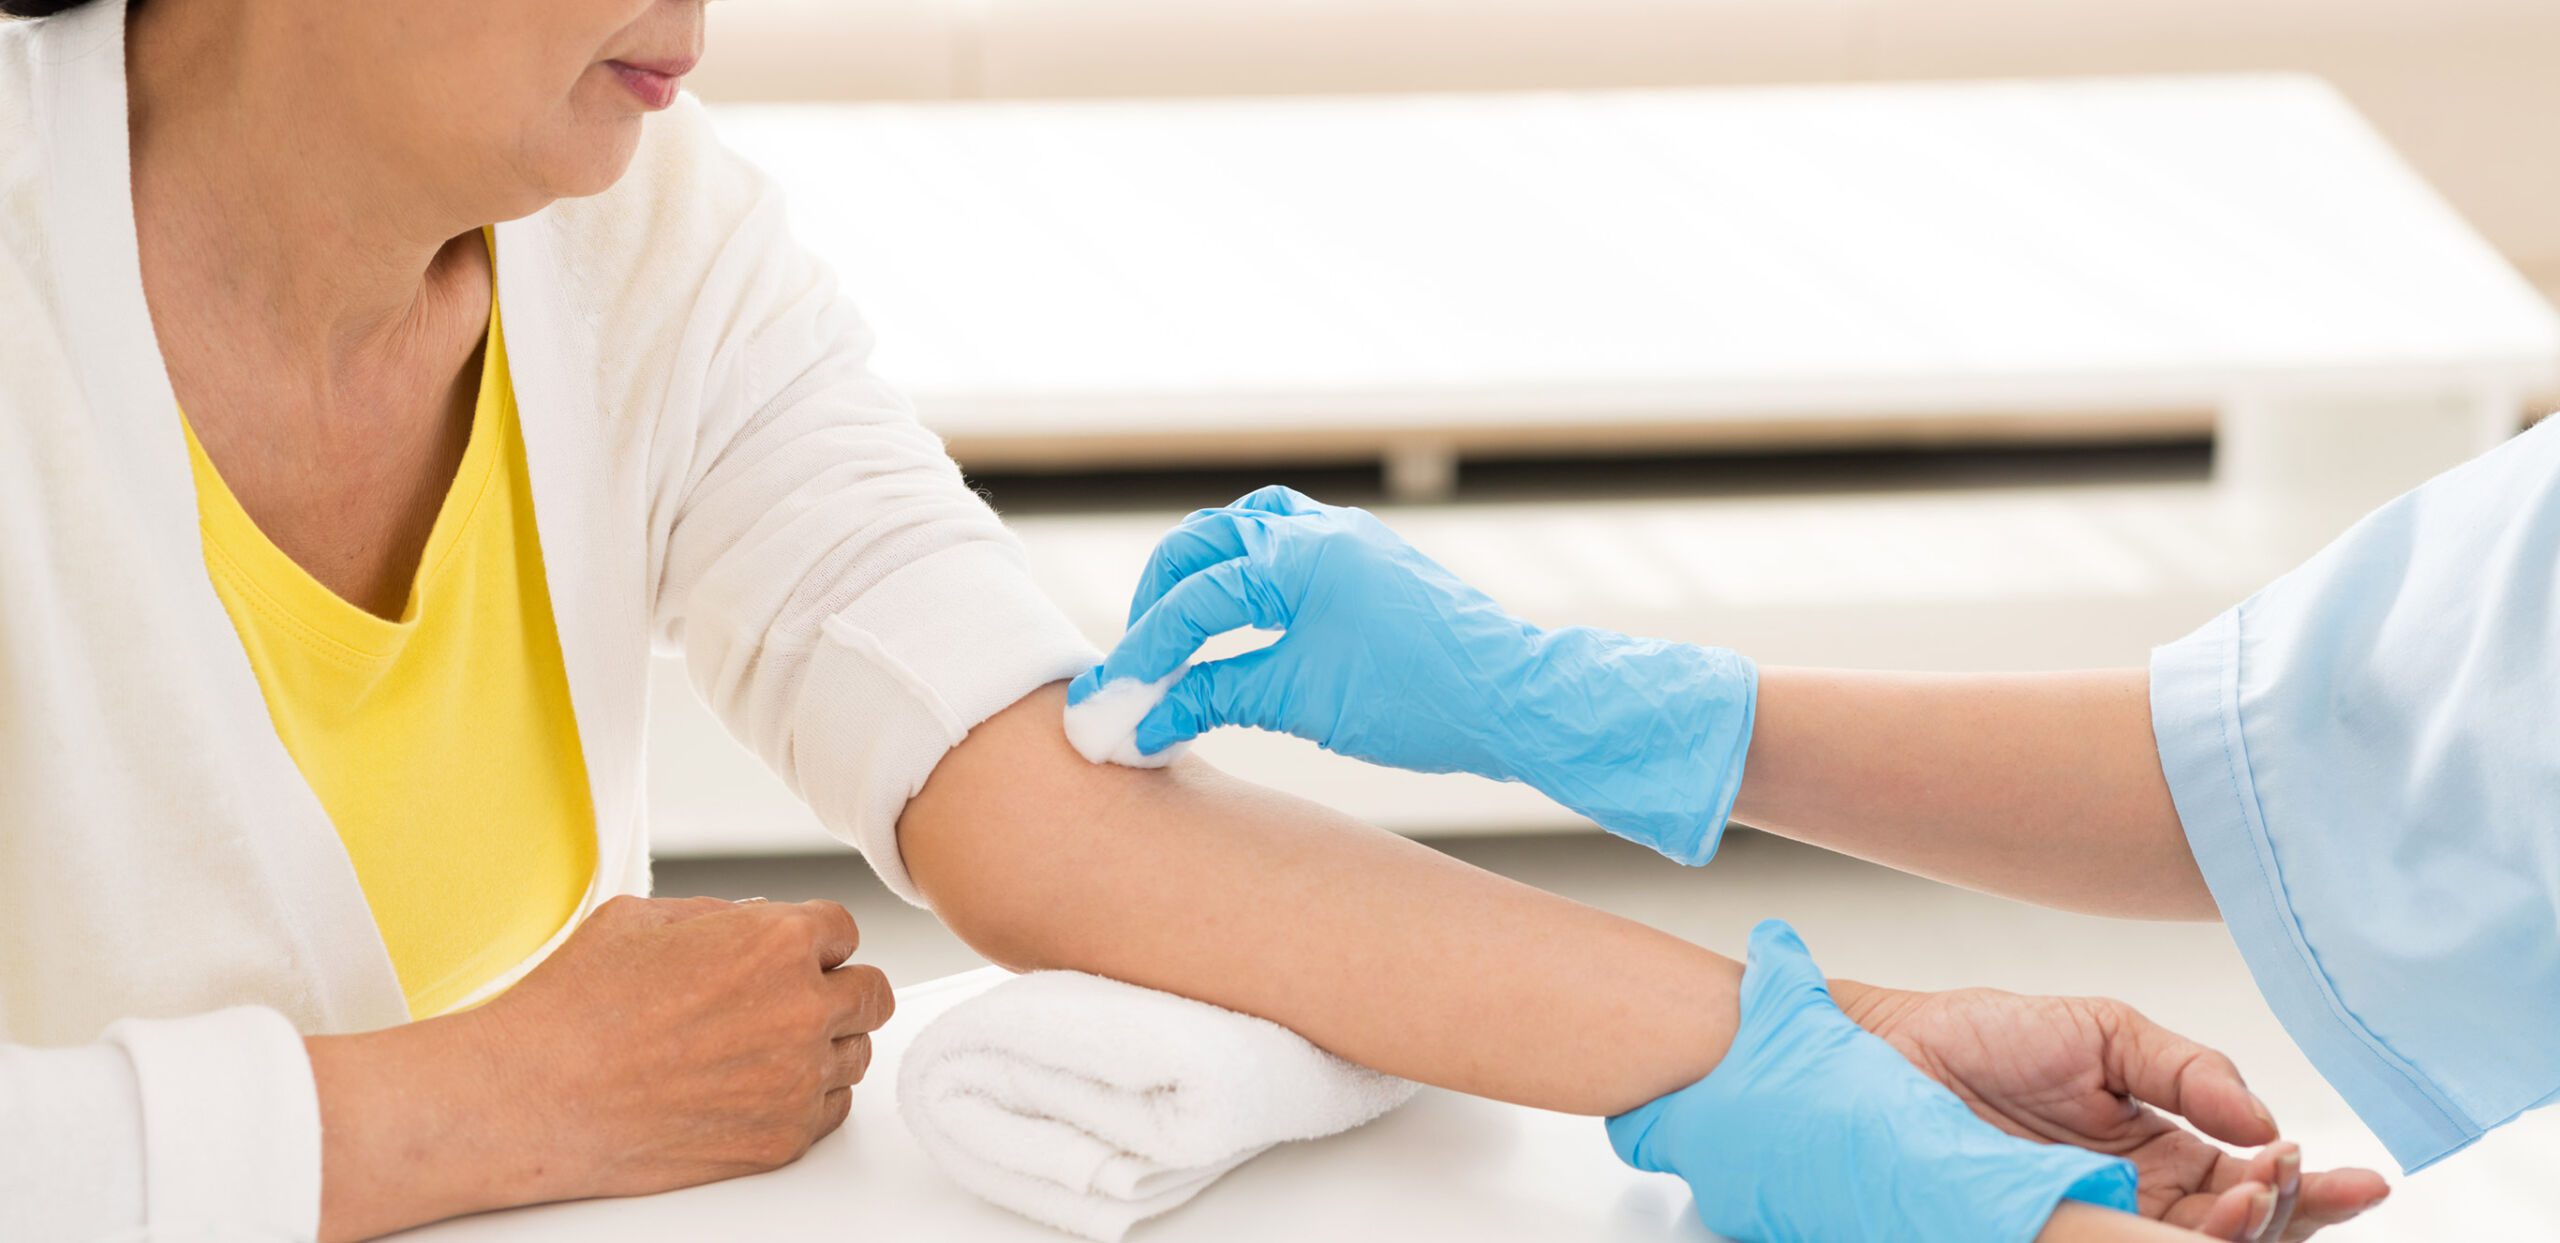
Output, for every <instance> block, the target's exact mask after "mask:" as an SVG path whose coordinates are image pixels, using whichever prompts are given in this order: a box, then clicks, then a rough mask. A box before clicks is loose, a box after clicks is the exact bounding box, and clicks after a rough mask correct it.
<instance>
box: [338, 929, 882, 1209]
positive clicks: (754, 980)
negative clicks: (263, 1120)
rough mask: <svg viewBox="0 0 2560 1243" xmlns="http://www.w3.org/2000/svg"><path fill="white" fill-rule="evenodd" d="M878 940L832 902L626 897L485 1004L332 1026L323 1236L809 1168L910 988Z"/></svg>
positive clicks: (849, 1102) (848, 1104)
mask: <svg viewBox="0 0 2560 1243" xmlns="http://www.w3.org/2000/svg"><path fill="white" fill-rule="evenodd" d="M858 940H859V938H858V934H857V932H856V930H855V927H854V922H853V917H852V916H851V915H849V914H847V913H846V912H845V910H844V908H843V907H840V906H837V905H836V904H834V903H832V902H810V903H802V904H797V905H783V904H765V903H749V904H737V903H730V902H724V901H720V900H717V899H710V898H693V899H683V900H649V899H639V898H617V899H614V900H613V901H611V902H608V903H606V904H605V905H604V906H603V907H601V908H599V909H598V910H597V911H596V912H595V914H593V915H592V916H590V917H589V918H588V919H587V921H586V922H585V923H584V924H583V925H581V926H580V927H579V929H578V930H577V932H575V933H574V934H572V935H571V936H570V938H569V939H568V941H567V942H566V943H564V944H563V945H562V946H561V947H560V949H559V950H558V951H557V952H556V953H555V954H553V955H552V957H551V958H550V959H548V960H547V961H545V962H544V963H543V964H542V965H541V966H540V967H538V968H536V969H535V970H534V971H533V972H532V973H531V974H530V975H528V976H526V977H525V979H524V981H523V982H522V983H519V984H517V985H516V986H515V987H514V988H513V989H511V990H509V991H508V992H506V993H505V994H503V995H501V996H499V997H498V998H496V999H495V1000H493V1001H491V1002H490V1003H489V1004H487V1005H486V1006H483V1007H480V1008H479V1009H477V1010H471V1011H466V1012H464V1013H461V1014H456V1015H451V1016H448V1017H445V1018H440V1019H431V1020H428V1021H425V1022H420V1023H412V1024H409V1025H407V1026H405V1027H397V1028H391V1029H388V1030H386V1031H381V1032H375V1033H370V1034H368V1035H363V1036H350V1037H317V1038H314V1039H312V1040H311V1041H309V1042H308V1044H309V1047H310V1050H311V1055H312V1067H313V1073H314V1075H315V1076H316V1078H317V1079H318V1083H319V1087H320V1094H321V1112H322V1124H323V1125H322V1130H323V1134H324V1136H325V1137H326V1140H325V1142H326V1146H327V1150H326V1153H325V1156H324V1161H323V1171H322V1207H321V1230H322V1234H323V1236H324V1237H326V1238H330V1239H352V1238H369V1237H372V1236H373V1235H376V1234H382V1233H387V1232H389V1231H392V1230H397V1229H401V1228H404V1227H407V1226H410V1225H415V1224H418V1223H420V1222H426V1221H434V1220H438V1219H441V1218H444V1217H450V1216H455V1215H458V1214H461V1213H466V1212H475V1211H480V1210H485V1209H490V1208H497V1207H505V1206H511V1205H517V1204H530V1203H538V1202H541V1201H546V1200H560V1199H574V1198H583V1197H589V1196H615V1195H639V1194H645V1193H648V1192H654V1191H664V1190H668V1189H671V1188H675V1187H684V1186H690V1185H692V1184H695V1183H703V1182H711V1181H715V1180H718V1179H722V1178H729V1177H733V1176H736V1175H740V1174H749V1173H755V1172H758V1171H762V1170H768V1169H773V1168H775V1167H777V1166H781V1165H786V1164H789V1163H790V1162H792V1161H793V1160H796V1159H797V1158H798V1157H799V1156H800V1155H801V1154H802V1153H804V1152H806V1151H808V1149H809V1146H810V1145H811V1144H813V1143H816V1142H817V1141H818V1140H819V1139H820V1138H822V1137H823V1136H825V1135H826V1134H828V1133H829V1132H831V1131H833V1130H835V1129H836V1127H837V1126H839V1125H841V1124H842V1123H843V1121H844V1119H845V1115H846V1112H847V1111H848V1110H849V1109H850V1108H851V1107H852V1096H851V1089H852V1087H853V1085H854V1084H856V1083H858V1082H860V1081H861V1079H862V1075H863V1071H864V1070H865V1069H866V1068H867V1067H868V1066H869V1064H870V1060H871V1039H870V1033H871V1032H873V1031H875V1030H877V1029H878V1028H879V1027H880V1025H881V1024H882V1023H884V1022H886V1021H887V1020H888V1018H889V1014H890V1010H891V1008H892V1006H893V1004H894V1003H893V1001H892V998H891V994H890V990H889V983H888V980H887V979H886V977H884V976H882V975H881V974H880V972H879V970H878V969H876V968H873V967H868V966H856V965H849V964H847V959H849V958H851V957H852V955H853V951H854V948H855V946H856V944H857V943H858Z"/></svg>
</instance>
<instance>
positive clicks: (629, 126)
mask: <svg viewBox="0 0 2560 1243" xmlns="http://www.w3.org/2000/svg"><path fill="white" fill-rule="evenodd" d="M644 119H645V118H644V116H643V115H642V114H639V113H630V114H627V115H623V116H617V117H611V118H606V119H602V120H598V121H595V122H593V123H590V124H587V125H581V126H579V127H578V130H577V132H576V133H575V134H572V135H568V136H565V137H564V138H563V140H562V141H561V142H559V143H558V144H556V145H555V146H554V148H553V149H552V150H551V151H550V152H549V153H548V158H546V159H544V160H543V161H542V169H543V176H542V178H541V181H542V186H543V190H544V192H545V195H546V197H548V198H551V199H579V198H586V197H588V196H590V195H596V194H602V193H604V192H605V191H607V190H610V189H612V188H613V187H614V184H615V183H616V182H619V181H621V180H622V176H623V174H624V173H627V172H629V171H631V159H632V157H633V156H634V155H635V154H637V153H638V152H639V150H640V126H641V122H642V121H643V120H644Z"/></svg>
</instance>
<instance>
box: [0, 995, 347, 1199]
mask: <svg viewBox="0 0 2560 1243" xmlns="http://www.w3.org/2000/svg"><path fill="white" fill-rule="evenodd" d="M319 1229H320V1104H319V1096H318V1093H317V1091H316V1090H315V1088H314V1087H313V1083H312V1078H311V1065H310V1061H309V1059H308V1058H307V1057H306V1056H305V1054H304V1052H303V1045H302V1037H301V1036H300V1034H299V1033H297V1032H296V1031H295V1030H294V1029H293V1026H292V1024H290V1023H288V1022H286V1021H285V1019H284V1017H283V1016H282V1015H279V1014H277V1013H275V1012H274V1011H272V1010H264V1009H254V1008H239V1009H231V1010H222V1011H217V1012H215V1013H211V1014H204V1015H198V1016H194V1017H190V1018H182V1019H160V1020H150V1021H142V1020H127V1021H125V1022H121V1023H118V1024H116V1025H115V1026H113V1027H110V1028H108V1029H107V1031H106V1033H105V1035H104V1036H103V1037H102V1038H100V1039H99V1040H98V1041H97V1042H96V1043H93V1044H88V1045H82V1046H78V1047H73V1048H62V1049H38V1048H28V1047H25V1046H20V1045H0V1239H9V1240H12V1241H16V1240H26V1241H27V1243H52V1241H53V1240H92V1239H98V1238H103V1237H107V1236H109V1235H113V1234H117V1233H119V1232H127V1231H140V1230H147V1231H148V1232H149V1233H150V1235H151V1237H154V1238H159V1237H168V1238H181V1237H196V1236H197V1235H200V1234H201V1235H204V1236H207V1237H211V1236H214V1235H216V1234H220V1235H221V1236H222V1237H232V1236H235V1235H238V1236H246V1237H276V1238H309V1237H311V1236H313V1235H316V1234H317V1233H318V1232H319Z"/></svg>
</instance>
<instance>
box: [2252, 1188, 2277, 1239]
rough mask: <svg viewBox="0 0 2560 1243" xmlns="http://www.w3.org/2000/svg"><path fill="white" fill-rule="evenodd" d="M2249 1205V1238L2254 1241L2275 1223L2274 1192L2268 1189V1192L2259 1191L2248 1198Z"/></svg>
mask: <svg viewBox="0 0 2560 1243" xmlns="http://www.w3.org/2000/svg"><path fill="white" fill-rule="evenodd" d="M2249 1205H2250V1207H2249V1237H2250V1238H2253V1239H2254V1238H2256V1237H2258V1236H2259V1235H2262V1234H2265V1233H2266V1232H2267V1227H2268V1226H2270V1225H2272V1224H2274V1222H2275V1219H2276V1193H2275V1190H2274V1189H2273V1188H2269V1189H2268V1190H2265V1191H2261V1192H2259V1193H2258V1194H2257V1195H2255V1196H2252V1197H2250V1201H2249Z"/></svg>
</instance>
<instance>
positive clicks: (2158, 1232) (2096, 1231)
mask: <svg viewBox="0 0 2560 1243" xmlns="http://www.w3.org/2000/svg"><path fill="white" fill-rule="evenodd" d="M2196 1237H2197V1236H2196V1235H2195V1233H2194V1232H2193V1231H2188V1230H2181V1229H2179V1228H2178V1227H2176V1226H2172V1225H2168V1224H2167V1223H2164V1222H2157V1221H2152V1220H2150V1219H2149V1218H2145V1217H2136V1216H2134V1215H2132V1214H2130V1213H2119V1212H2116V1211H2115V1210H2113V1209H2103V1208H2098V1207H2096V1206H2094V1205H2089V1204H2065V1205H2063V1206H2062V1207H2061V1208H2059V1209H2056V1210H2054V1214H2053V1220H2052V1221H2050V1222H2047V1223H2046V1224H2045V1228H2044V1231H2043V1232H2042V1233H2040V1234H2038V1235H2037V1236H2036V1243H2179V1240H2182V1239H2183V1240H2185V1241H2186V1243H2195V1239H2196Z"/></svg>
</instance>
